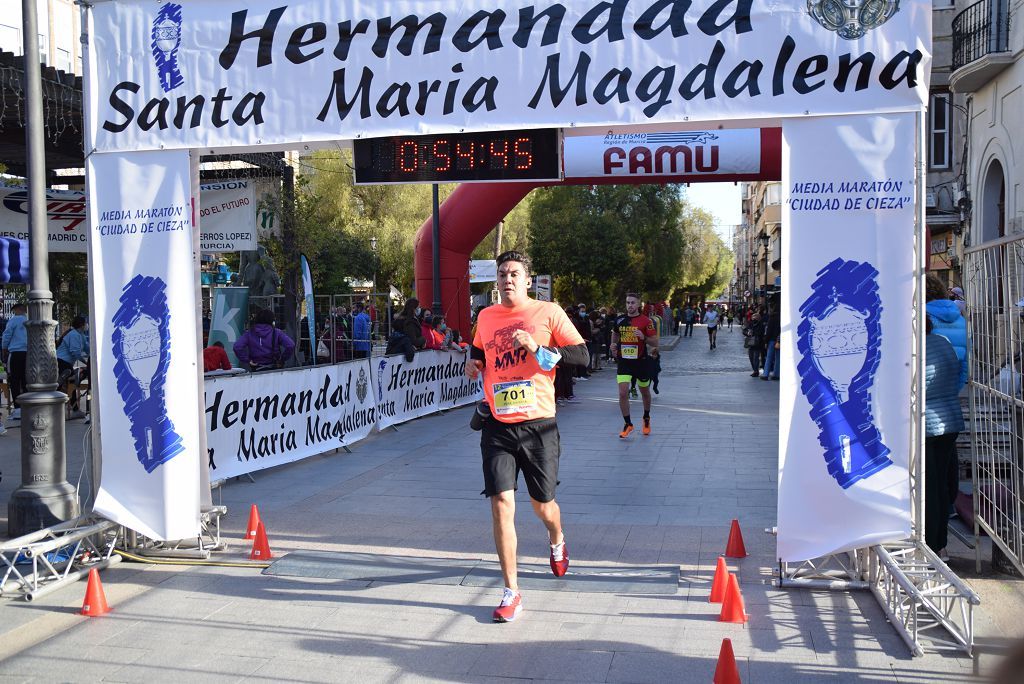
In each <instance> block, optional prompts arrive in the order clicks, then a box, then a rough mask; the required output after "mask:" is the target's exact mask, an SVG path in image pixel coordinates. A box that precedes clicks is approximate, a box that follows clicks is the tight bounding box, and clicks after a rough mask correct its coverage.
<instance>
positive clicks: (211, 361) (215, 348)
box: [203, 340, 231, 373]
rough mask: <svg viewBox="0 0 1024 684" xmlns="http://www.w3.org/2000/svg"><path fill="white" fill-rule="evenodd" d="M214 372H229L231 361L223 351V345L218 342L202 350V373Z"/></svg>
mask: <svg viewBox="0 0 1024 684" xmlns="http://www.w3.org/2000/svg"><path fill="white" fill-rule="evenodd" d="M215 370H231V361H230V360H229V359H228V353H227V352H226V351H224V343H223V342H221V341H220V340H217V341H216V342H214V343H213V344H211V345H210V346H209V347H207V348H206V349H204V350H203V372H204V373H209V372H210V371H215Z"/></svg>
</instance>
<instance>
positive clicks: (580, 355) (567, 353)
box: [548, 342, 590, 366]
mask: <svg viewBox="0 0 1024 684" xmlns="http://www.w3.org/2000/svg"><path fill="white" fill-rule="evenodd" d="M548 349H550V350H552V351H554V352H558V353H559V354H561V355H562V361H564V362H565V363H567V364H569V365H570V366H583V365H586V364H588V363H590V351H589V350H587V344H586V343H585V342H584V343H583V344H573V345H569V346H567V347H548Z"/></svg>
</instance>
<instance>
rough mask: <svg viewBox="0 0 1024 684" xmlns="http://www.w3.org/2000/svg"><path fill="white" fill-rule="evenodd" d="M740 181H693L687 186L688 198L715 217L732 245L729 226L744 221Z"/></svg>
mask: <svg viewBox="0 0 1024 684" xmlns="http://www.w3.org/2000/svg"><path fill="white" fill-rule="evenodd" d="M740 190H741V187H740V185H739V183H736V184H733V183H693V184H691V185H690V187H688V188H686V199H687V201H689V202H690V203H691V204H694V205H696V206H698V207H702V208H703V209H706V210H707V211H709V212H710V213H711V215H712V216H714V217H715V223H716V226H715V228H716V229H717V230H718V234H719V235H721V236H722V239H723V240H725V241H726V245H728V246H729V247H730V248H731V247H732V242H731V241H730V234H729V227H730V226H734V225H739V224H740V223H741V222H742V221H743V218H742V212H741V206H740Z"/></svg>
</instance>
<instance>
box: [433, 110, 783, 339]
mask: <svg viewBox="0 0 1024 684" xmlns="http://www.w3.org/2000/svg"><path fill="white" fill-rule="evenodd" d="M781 177H782V129H780V128H764V129H761V172H760V173H756V174H733V175H706V174H705V175H686V176H631V177H629V178H628V179H625V178H621V177H620V178H603V177H602V178H570V179H567V180H564V181H562V182H560V183H464V184H462V185H460V186H459V187H457V188H456V189H455V192H453V193H452V194H451V195H450V196H449V197H448V199H446V200H445V202H444V204H442V205H441V208H440V214H439V215H440V222H441V227H440V231H439V232H440V242H441V249H440V254H441V259H440V262H441V297H440V301H441V307H442V310H443V311H444V315H445V319H446V320H447V322H448V326H449V327H450V328H454V329H456V330H458V331H460V332H461V333H462V334H463V335H464V336H467V337H468V335H469V330H470V328H471V326H472V324H471V322H470V307H469V294H470V291H469V256H470V254H471V253H472V252H473V250H474V249H475V248H476V246H477V245H478V244H480V241H481V240H483V239H484V238H485V237H486V236H487V234H488V233H490V232H491V230H492V229H493V228H494V227H495V226H496V225H498V222H499V221H501V220H502V219H504V218H505V216H506V215H507V214H508V213H509V212H510V211H512V209H514V208H515V206H516V205H517V204H519V202H521V201H522V199H523V198H524V197H526V195H528V194H529V193H530V191H531V190H533V189H534V188H537V187H543V186H546V185H615V184H621V183H636V184H639V183H694V182H713V183H722V182H740V181H758V180H779V179H780V178H781ZM432 230H433V220H432V219H430V218H428V219H427V220H426V221H425V222H424V223H423V225H422V226H420V229H419V230H418V231H417V233H416V241H415V250H416V261H415V273H416V296H417V297H418V298H419V300H420V303H421V305H422V306H424V307H429V306H430V304H431V302H432V301H433V299H434V288H433V270H432V265H433V264H432V247H433V241H432V239H431V238H432V235H431V233H432Z"/></svg>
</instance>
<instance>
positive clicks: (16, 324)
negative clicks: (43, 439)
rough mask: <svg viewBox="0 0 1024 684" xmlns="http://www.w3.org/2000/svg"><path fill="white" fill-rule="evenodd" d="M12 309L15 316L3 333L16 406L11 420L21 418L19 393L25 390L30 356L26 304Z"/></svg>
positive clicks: (5, 359) (6, 360) (9, 377)
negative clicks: (27, 358) (27, 360)
mask: <svg viewBox="0 0 1024 684" xmlns="http://www.w3.org/2000/svg"><path fill="white" fill-rule="evenodd" d="M11 311H12V312H13V313H14V315H13V316H11V318H10V319H9V320H8V321H7V327H6V328H4V334H3V342H2V345H3V361H4V364H5V365H6V366H7V382H8V384H9V385H10V386H11V399H12V400H13V401H14V404H15V408H14V410H13V411H11V415H10V418H11V420H21V407H20V406H19V405H18V395H20V394H22V393H23V392H24V391H25V371H26V367H25V360H26V357H27V356H28V330H27V329H26V328H25V323H26V322H27V321H28V318H27V317H26V316H25V311H26V309H25V305H24V304H21V303H18V304H15V305H14V306H13V307H12V309H11Z"/></svg>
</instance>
